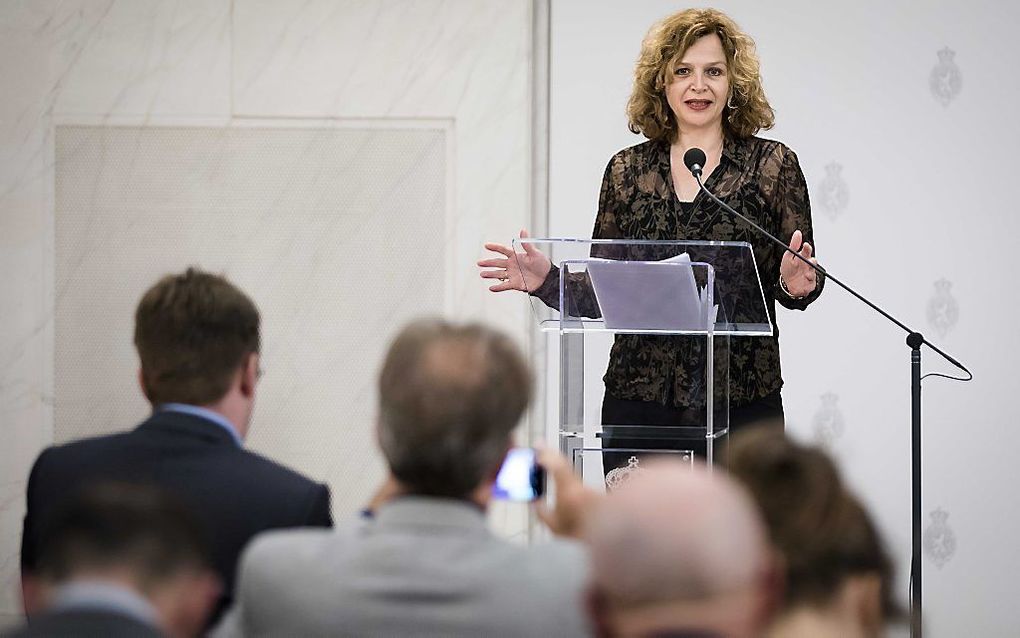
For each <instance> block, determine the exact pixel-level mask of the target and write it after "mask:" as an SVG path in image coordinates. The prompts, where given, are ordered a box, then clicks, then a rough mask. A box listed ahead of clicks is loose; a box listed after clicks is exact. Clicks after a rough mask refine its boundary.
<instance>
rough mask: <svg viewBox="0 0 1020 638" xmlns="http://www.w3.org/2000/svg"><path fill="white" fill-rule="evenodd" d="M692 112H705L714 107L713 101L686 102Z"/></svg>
mask: <svg viewBox="0 0 1020 638" xmlns="http://www.w3.org/2000/svg"><path fill="white" fill-rule="evenodd" d="M684 104H686V105H687V106H688V107H689V108H690V109H691V110H694V111H704V110H705V109H707V108H708V107H710V106H712V100H687V101H685V102H684Z"/></svg>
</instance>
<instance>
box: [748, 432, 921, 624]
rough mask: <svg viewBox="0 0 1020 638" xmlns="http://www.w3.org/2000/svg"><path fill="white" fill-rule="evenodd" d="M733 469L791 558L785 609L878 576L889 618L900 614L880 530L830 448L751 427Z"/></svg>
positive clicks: (820, 599) (825, 599)
mask: <svg viewBox="0 0 1020 638" xmlns="http://www.w3.org/2000/svg"><path fill="white" fill-rule="evenodd" d="M729 469H730V472H732V473H733V475H734V476H735V477H736V478H737V479H738V480H740V481H743V482H744V484H745V485H747V487H748V488H749V489H750V491H751V493H752V495H753V496H754V499H755V501H756V502H757V503H758V506H759V507H760V508H761V511H762V514H763V516H764V518H765V522H766V524H767V526H768V529H769V536H770V537H771V539H772V543H773V545H774V546H775V547H776V549H778V550H779V551H780V552H781V553H782V554H783V557H784V559H785V561H786V570H787V573H786V606H787V608H792V607H796V606H799V605H812V606H816V605H823V604H825V603H827V602H829V601H831V600H832V599H833V597H834V596H835V595H836V594H837V593H838V591H839V588H840V587H841V586H842V585H843V583H844V582H845V579H847V578H848V577H851V576H859V575H865V574H875V575H877V576H879V578H880V580H881V587H882V594H881V596H882V612H883V615H884V616H885V618H886V619H893V618H897V617H900V616H901V615H902V610H901V609H900V607H899V605H898V604H897V603H896V601H895V600H894V599H893V596H892V581H893V574H892V562H891V560H890V559H889V555H888V554H887V552H886V549H885V546H884V544H883V542H882V539H881V536H880V535H879V532H878V529H877V528H876V527H875V524H874V522H872V520H871V517H870V516H869V515H868V512H867V511H866V510H865V509H864V507H863V505H861V503H860V501H859V500H858V499H857V498H856V497H855V496H854V495H853V494H852V493H850V491H848V490H847V489H846V487H845V486H844V484H843V481H842V479H841V478H840V475H839V471H838V470H837V469H836V466H835V464H834V463H833V461H832V459H830V458H829V456H828V455H827V454H826V453H825V452H823V451H822V450H820V449H818V448H814V447H808V446H804V445H801V444H799V443H796V442H794V441H792V440H791V439H789V438H787V437H786V436H784V435H783V434H782V432H777V431H776V430H775V429H773V428H752V429H751V430H748V431H746V432H744V433H741V434H740V435H739V436H737V437H736V438H735V440H734V441H733V443H732V444H731V446H730V458H729Z"/></svg>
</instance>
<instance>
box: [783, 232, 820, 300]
mask: <svg viewBox="0 0 1020 638" xmlns="http://www.w3.org/2000/svg"><path fill="white" fill-rule="evenodd" d="M790 250H793V251H795V252H796V253H797V254H798V255H800V256H801V257H803V258H804V259H807V260H808V261H810V262H811V263H812V264H815V265H817V264H818V260H817V259H815V258H814V257H812V256H811V253H812V248H811V244H809V243H808V242H806V241H804V234H803V233H801V232H800V230H795V231H793V237H791V238H790ZM779 276H780V277H782V278H783V281H784V282H785V283H786V289H787V290H789V291H790V295H791V296H793V297H807V296H808V295H810V294H811V293H812V292H814V290H815V285H816V284H817V282H818V274H817V273H816V272H815V271H814V269H813V268H811V266H808V265H807V264H805V263H804V262H803V261H801V260H799V259H797V258H796V257H794V256H793V255H791V254H790V253H788V252H784V253H783V261H782V263H781V264H780V266H779Z"/></svg>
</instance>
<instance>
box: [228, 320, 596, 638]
mask: <svg viewBox="0 0 1020 638" xmlns="http://www.w3.org/2000/svg"><path fill="white" fill-rule="evenodd" d="M530 393H531V374H530V372H529V370H528V366H527V364H526V362H525V361H524V358H523V357H522V355H521V353H520V352H519V350H518V349H517V348H516V347H515V346H514V345H513V343H512V342H511V341H510V340H509V339H508V338H507V337H505V336H504V335H502V334H500V333H498V332H495V331H493V330H491V329H488V328H485V327H482V326H479V325H467V326H457V325H453V324H450V323H447V322H445V321H441V320H426V321H418V322H415V323H413V324H411V325H410V326H408V327H407V328H405V329H404V330H403V331H402V332H401V333H400V334H399V335H398V336H397V338H396V339H395V341H394V342H393V343H392V345H391V347H390V350H389V353H388V354H387V356H386V360H385V362H384V364H383V368H382V372H381V374H380V377H379V417H378V426H377V427H378V439H379V445H380V447H381V449H382V452H383V455H384V457H385V458H386V462H387V465H388V466H389V471H390V476H389V479H388V480H387V482H386V484H385V486H384V487H383V489H381V490H380V494H379V495H377V498H376V499H375V500H374V501H373V506H372V507H371V508H370V509H369V511H368V512H367V514H366V516H365V517H363V518H362V519H361V520H359V521H357V523H356V524H354V525H351V526H348V527H346V528H343V529H340V530H338V531H336V532H319V531H313V530H302V531H297V530H295V531H294V532H284V533H272V534H267V535H265V536H263V537H261V538H259V539H257V540H256V541H255V542H254V543H253V544H252V545H251V546H250V547H249V550H248V551H247V552H246V554H245V556H244V557H243V559H242V562H241V569H240V573H239V583H240V584H239V588H238V596H237V604H236V606H235V608H234V609H233V610H232V611H231V612H230V614H229V615H228V617H227V619H226V620H225V622H224V624H223V625H222V626H221V627H220V628H219V631H218V634H219V635H245V636H258V635H290V636H315V635H343V636H402V635H415V636H579V635H587V624H586V621H585V619H584V613H583V605H582V601H583V596H582V594H583V590H584V584H585V579H586V577H587V560H586V555H585V552H584V550H583V548H582V547H581V546H580V545H578V544H576V543H574V542H571V541H564V540H555V541H552V542H549V543H545V544H540V545H535V546H531V547H524V546H519V545H514V544H511V543H508V542H505V541H502V540H499V539H498V538H496V537H495V536H493V535H492V534H491V533H490V532H489V531H488V529H487V528H486V520H485V513H486V509H487V506H488V504H489V500H490V498H491V493H492V484H493V482H494V480H495V477H496V474H497V473H498V471H499V468H500V466H501V464H502V461H503V458H504V457H505V455H506V453H507V450H508V449H509V448H510V445H511V431H512V430H513V429H514V427H515V426H516V424H517V423H518V421H519V420H520V418H521V416H522V414H523V413H524V410H525V408H526V407H527V404H528V400H529V397H530Z"/></svg>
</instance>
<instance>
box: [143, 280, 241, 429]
mask: <svg viewBox="0 0 1020 638" xmlns="http://www.w3.org/2000/svg"><path fill="white" fill-rule="evenodd" d="M135 346H136V347H137V348H138V355H139V358H140V359H141V372H140V375H139V376H140V380H141V384H142V389H143V391H144V392H145V396H146V397H147V398H148V399H149V401H150V402H151V403H152V404H153V405H160V404H165V403H184V404H188V405H195V406H202V407H209V408H213V409H216V410H217V411H219V412H222V413H223V414H225V415H226V416H227V418H229V419H230V420H231V421H232V422H233V423H234V425H235V426H237V427H238V430H239V434H241V435H242V436H243V435H244V434H245V433H246V431H247V426H248V421H249V419H250V417H251V411H252V408H253V406H254V398H255V383H256V380H257V377H258V364H259V362H258V353H259V312H258V309H256V307H255V304H254V303H252V301H251V299H249V298H248V297H247V295H245V294H244V293H243V292H241V291H240V290H238V289H237V288H236V287H235V286H234V285H233V284H231V283H230V282H229V281H227V280H226V279H225V278H223V277H221V276H219V275H213V274H210V273H206V272H202V271H201V270H198V269H196V268H188V269H187V270H186V271H185V272H183V273H181V274H179V275H167V276H166V277H164V278H162V279H160V280H159V281H158V282H157V283H156V284H155V285H154V286H153V287H152V288H150V289H149V290H148V292H146V293H145V295H144V296H143V297H142V300H141V302H139V304H138V309H137V311H136V312H135Z"/></svg>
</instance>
